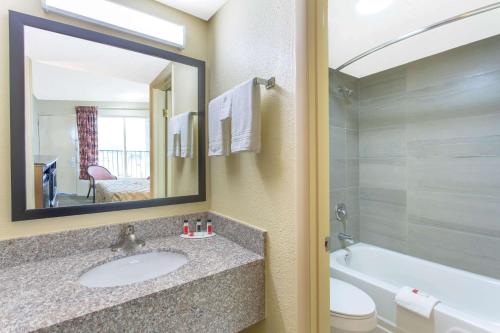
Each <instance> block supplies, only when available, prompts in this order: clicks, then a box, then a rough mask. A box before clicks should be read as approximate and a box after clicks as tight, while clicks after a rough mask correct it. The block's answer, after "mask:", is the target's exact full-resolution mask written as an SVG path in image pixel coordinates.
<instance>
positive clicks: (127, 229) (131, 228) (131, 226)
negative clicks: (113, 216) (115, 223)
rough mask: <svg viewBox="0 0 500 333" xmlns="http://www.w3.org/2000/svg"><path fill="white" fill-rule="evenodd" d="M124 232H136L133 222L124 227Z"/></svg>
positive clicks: (130, 233)
mask: <svg viewBox="0 0 500 333" xmlns="http://www.w3.org/2000/svg"><path fill="white" fill-rule="evenodd" d="M123 233H124V234H125V235H132V234H135V227H134V226H133V225H131V224H127V225H125V226H124V227H123Z"/></svg>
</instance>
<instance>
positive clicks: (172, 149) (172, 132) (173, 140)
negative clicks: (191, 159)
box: [167, 117, 181, 157]
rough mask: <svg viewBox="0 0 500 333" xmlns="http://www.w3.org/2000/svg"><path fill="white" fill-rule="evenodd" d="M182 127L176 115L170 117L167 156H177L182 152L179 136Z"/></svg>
mask: <svg viewBox="0 0 500 333" xmlns="http://www.w3.org/2000/svg"><path fill="white" fill-rule="evenodd" d="M179 133H180V128H179V122H178V121H176V119H175V117H172V118H170V119H168V121H167V156H168V157H176V156H180V154H181V151H180V149H181V146H180V142H179V141H180V138H179Z"/></svg>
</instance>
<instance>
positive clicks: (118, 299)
mask: <svg viewBox="0 0 500 333" xmlns="http://www.w3.org/2000/svg"><path fill="white" fill-rule="evenodd" d="M159 250H160V251H168V250H172V251H175V252H181V253H184V254H186V255H187V256H188V258H189V261H188V263H186V264H185V265H184V266H182V267H181V268H179V269H178V270H176V271H174V272H171V273H168V274H167V275H163V276H160V277H158V278H155V279H152V280H148V281H145V282H141V283H136V284H131V285H127V286H121V287H109V288H87V287H84V286H82V285H80V284H79V282H78V278H79V276H80V275H81V274H82V273H83V272H85V271H87V270H89V269H90V268H92V267H95V266H96V265H98V264H101V263H103V262H107V261H110V260H112V259H116V258H119V257H123V256H124V255H123V254H120V253H115V252H111V251H110V249H109V248H106V249H98V250H94V251H89V252H84V253H79V254H74V255H69V256H67V257H61V258H52V259H46V260H41V261H34V262H29V263H24V264H21V265H17V266H13V267H7V268H4V269H2V270H0V286H1V288H0V303H1V306H0V331H1V332H3V333H5V332H26V331H34V330H38V329H43V328H46V327H49V326H51V325H54V324H57V323H61V322H64V321H66V320H71V319H74V318H78V317H81V316H83V315H86V314H89V313H92V312H96V311H100V310H103V309H107V308H111V307H114V306H116V305H120V304H123V303H125V302H128V301H131V300H134V299H138V298H141V297H144V296H148V295H152V294H155V293H158V292H160V291H165V290H169V289H172V290H174V288H175V287H178V286H181V285H183V284H186V283H189V282H193V281H195V280H198V279H203V278H206V277H209V276H213V275H216V274H217V273H220V272H224V271H228V270H231V269H235V268H237V267H243V266H246V265H255V264H261V263H262V261H263V260H264V258H263V257H262V256H260V255H258V254H256V253H254V252H251V251H249V250H247V249H245V248H243V247H241V246H240V245H238V244H236V243H234V242H232V241H230V240H228V239H226V238H224V237H222V236H219V235H218V236H216V237H213V238H208V239H199V240H186V239H181V238H180V237H178V236H169V237H164V238H158V239H150V240H147V241H146V246H145V247H144V248H143V249H141V250H139V251H137V252H136V253H146V252H151V251H159Z"/></svg>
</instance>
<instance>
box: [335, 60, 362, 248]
mask: <svg viewBox="0 0 500 333" xmlns="http://www.w3.org/2000/svg"><path fill="white" fill-rule="evenodd" d="M329 78H330V87H329V88H330V149H331V152H330V169H331V171H332V174H331V175H330V193H331V198H330V203H331V204H330V211H331V217H330V232H331V235H332V236H333V237H331V241H332V250H336V249H338V248H340V244H339V242H338V240H337V237H336V235H337V234H338V233H339V232H340V231H342V225H341V224H340V223H339V222H338V221H337V220H336V219H335V213H334V212H335V211H334V209H335V205H336V204H337V203H344V204H345V205H346V207H347V212H348V220H347V232H348V233H350V234H351V235H353V236H354V237H355V238H356V239H359V204H358V197H359V161H358V137H359V134H358V109H359V104H358V98H359V94H358V82H357V81H358V80H357V79H356V78H354V77H351V76H349V75H346V74H342V73H339V72H336V71H334V70H332V69H330V72H329ZM342 88H347V89H350V90H352V92H353V93H352V96H350V97H348V96H345V95H344V94H343V93H342V92H341V91H340V90H339V89H342Z"/></svg>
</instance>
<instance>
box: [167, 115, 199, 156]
mask: <svg viewBox="0 0 500 333" xmlns="http://www.w3.org/2000/svg"><path fill="white" fill-rule="evenodd" d="M192 116H193V114H192V112H184V113H181V114H180V115H177V116H174V117H172V118H170V119H169V120H168V143H167V155H168V156H170V157H182V158H193V151H194V148H193V143H194V142H193V141H194V140H193V124H192Z"/></svg>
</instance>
